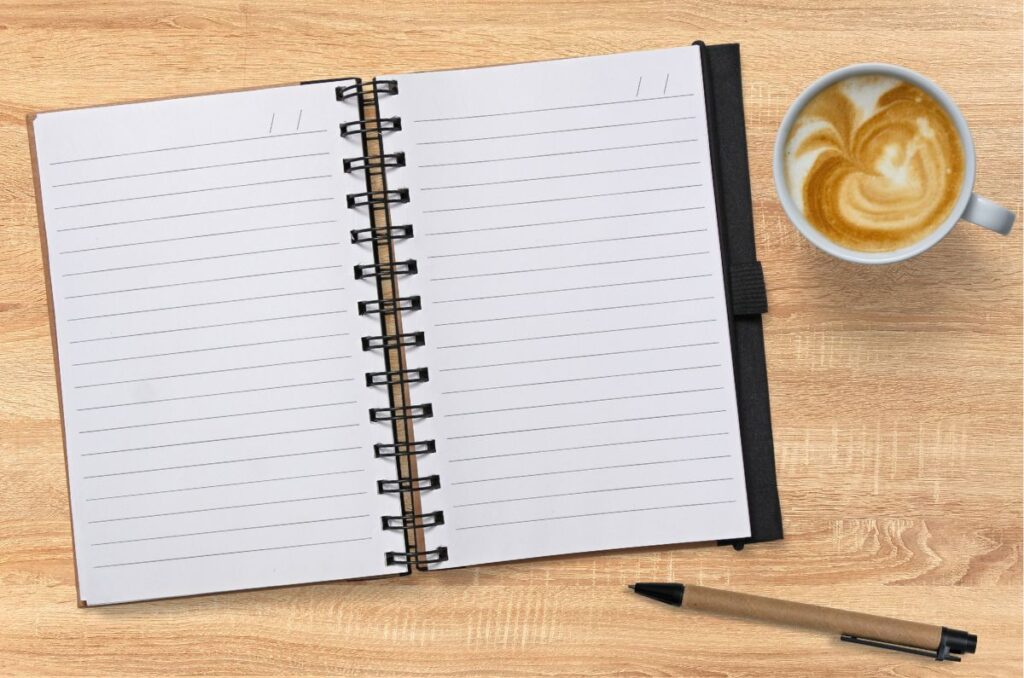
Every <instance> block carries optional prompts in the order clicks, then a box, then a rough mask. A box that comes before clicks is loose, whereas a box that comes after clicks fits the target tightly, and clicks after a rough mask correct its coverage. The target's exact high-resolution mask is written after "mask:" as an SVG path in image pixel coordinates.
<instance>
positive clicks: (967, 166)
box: [773, 64, 1014, 264]
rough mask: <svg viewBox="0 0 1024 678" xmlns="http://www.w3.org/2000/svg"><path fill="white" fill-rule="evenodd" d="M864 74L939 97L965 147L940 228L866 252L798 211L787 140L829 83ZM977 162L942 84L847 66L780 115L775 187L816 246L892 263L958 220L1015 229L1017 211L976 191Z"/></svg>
mask: <svg viewBox="0 0 1024 678" xmlns="http://www.w3.org/2000/svg"><path fill="white" fill-rule="evenodd" d="M863 75H882V76H890V77H893V78H897V79H899V80H903V81H904V82H907V83H910V84H911V85H914V86H916V87H918V88H920V89H922V90H924V91H925V92H926V93H927V94H928V95H930V96H931V97H932V98H933V99H935V101H937V102H939V104H940V105H941V106H942V108H943V109H944V110H945V112H946V114H947V115H948V116H949V119H950V120H952V121H953V124H954V125H955V126H956V130H957V134H958V135H959V137H960V144H961V147H962V148H963V156H964V178H963V184H962V185H961V187H960V194H959V196H958V197H957V201H956V204H955V205H954V206H953V209H952V210H951V211H950V213H949V216H948V217H946V219H945V221H943V222H942V223H941V224H940V225H939V226H938V228H936V229H935V230H933V231H932V232H930V233H929V234H928V235H926V236H925V237H923V238H921V239H920V240H918V241H917V242H915V243H913V244H911V245H908V246H906V247H901V248H899V249H895V250H889V251H886V252H863V251H860V250H854V249H850V248H848V247H843V246H842V245H839V244H837V243H835V242H834V241H832V240H831V239H829V238H828V237H827V236H825V235H824V234H823V233H821V231H819V230H817V229H816V228H814V227H813V226H812V225H811V224H810V222H809V221H808V220H807V218H806V217H805V216H804V215H803V213H802V212H801V211H800V209H799V207H798V206H797V204H796V202H795V201H794V200H793V198H792V196H791V195H790V191H789V186H788V182H787V181H786V176H785V174H786V172H785V169H786V168H785V154H786V142H787V141H788V140H789V133H790V131H791V130H792V129H793V124H794V123H795V122H796V119H797V117H798V116H799V115H800V113H801V111H803V109H804V107H805V106H807V104H808V103H810V101H811V100H812V99H813V98H814V97H815V96H817V95H818V94H819V93H820V92H821V91H822V90H824V89H826V88H827V87H830V86H831V85H834V84H835V83H837V82H839V81H841V80H845V79H847V78H851V77H855V76H863ZM976 166H977V159H976V157H975V154H974V141H973V140H972V139H971V131H970V129H968V127H967V121H966V120H965V119H964V116H963V114H962V113H961V112H960V110H959V109H958V108H957V107H956V104H954V103H953V100H952V99H950V98H949V96H948V95H947V94H946V93H945V92H943V91H942V90H941V89H939V87H938V85H936V84H935V83H933V82H932V81H931V80H928V79H927V78H925V77H924V76H923V75H920V74H919V73H916V72H914V71H912V70H910V69H907V68H902V67H900V66H892V65H889V64H855V65H853V66H847V67H846V68H840V69H839V70H837V71H832V72H831V73H829V74H828V75H825V76H824V77H822V78H821V79H819V80H817V81H816V82H814V83H813V84H812V85H811V86H810V87H808V88H807V89H805V90H804V91H803V92H802V93H801V94H800V96H799V97H797V99H796V101H794V102H793V105H792V106H790V107H789V110H788V111H787V112H786V116H785V117H784V118H783V119H782V125H781V126H780V127H779V133H778V135H777V136H776V137H775V154H774V158H773V171H774V175H775V191H776V192H777V193H778V195H779V200H780V201H781V202H782V208H783V209H784V210H785V211H786V215H787V216H788V217H789V220H790V221H791V222H793V224H794V225H795V226H796V228H797V230H799V231H800V233H802V234H803V235H804V237H805V238H807V239H808V240H810V241H811V243H813V244H814V245H815V246H816V247H817V248H818V249H820V250H822V251H824V252H826V253H828V254H831V255H832V256H835V257H839V258H840V259H845V260H846V261H852V262H854V263H858V264H891V263H895V262H897V261H903V260H905V259H909V258H911V257H913V256H916V255H918V254H920V253H921V252H924V251H925V250H927V249H929V248H930V247H932V246H933V245H935V244H936V243H937V242H939V241H940V240H942V239H943V238H944V237H946V234H948V233H949V232H950V231H951V230H952V229H953V226H955V225H956V223H957V222H958V221H959V220H960V219H964V220H965V221H970V222H971V223H974V224H977V225H979V226H984V227H985V228H988V229H991V230H993V231H995V232H996V233H1000V234H1002V235H1006V234H1008V233H1009V232H1010V229H1011V228H1012V227H1013V221H1014V213H1013V212H1011V211H1010V210H1008V209H1006V208H1005V207H1002V206H1000V205H997V204H996V203H994V202H992V201H991V200H987V199H985V198H983V197H981V196H980V195H978V194H976V193H974V192H973V189H974V176H975V169H976Z"/></svg>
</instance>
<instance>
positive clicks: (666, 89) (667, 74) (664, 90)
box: [661, 73, 672, 95]
mask: <svg viewBox="0 0 1024 678" xmlns="http://www.w3.org/2000/svg"><path fill="white" fill-rule="evenodd" d="M670 75H672V74H671V73H666V74H665V86H664V87H662V88H661V93H662V94H663V95H664V94H665V93H666V92H668V76H670Z"/></svg>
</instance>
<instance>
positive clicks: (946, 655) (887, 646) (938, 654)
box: [839, 633, 960, 662]
mask: <svg viewBox="0 0 1024 678" xmlns="http://www.w3.org/2000/svg"><path fill="white" fill-rule="evenodd" d="M839 640H842V641H845V642H847V643H857V644H858V645H868V646H869V647H879V648H882V649H883V650H896V651H897V652H906V653H907V654H916V655H920V656H922V657H931V658H933V659H934V660H935V661H938V662H940V661H942V660H943V659H946V660H949V661H954V662H958V661H960V657H958V656H956V655H955V654H950V652H949V647H948V646H946V645H943V646H942V648H941V649H940V650H936V651H934V652H930V651H928V650H922V649H921V648H917V647H908V646H907V645H896V644H895V643H883V642H881V641H878V640H868V639H866V638H858V637H857V636H851V635H847V634H845V633H844V634H843V635H841V636H839ZM941 650H945V652H942V651H941Z"/></svg>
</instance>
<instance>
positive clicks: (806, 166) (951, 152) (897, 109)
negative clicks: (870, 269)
mask: <svg viewBox="0 0 1024 678" xmlns="http://www.w3.org/2000/svg"><path fill="white" fill-rule="evenodd" d="M872 99H873V101H872ZM786 169H787V182H788V183H789V187H790V192H791V193H792V194H793V195H794V196H797V195H799V200H798V203H800V208H801V210H802V211H803V214H804V216H806V218H807V220H808V221H809V222H810V223H811V224H812V225H813V226H814V227H815V228H816V229H818V230H819V231H821V233H822V234H824V235H825V236H827V237H828V238H829V239H830V240H832V241H833V242H835V243H837V244H839V245H842V246H844V247H848V248H850V249H856V250H861V251H869V252H878V251H889V250H895V249H899V248H901V247H906V246H908V245H911V244H913V243H915V242H917V241H918V240H920V239H921V238H924V237H925V236H926V235H928V234H929V233H931V232H932V231H933V230H935V228H937V227H938V226H939V225H941V224H942V222H943V221H945V219H946V218H947V217H948V216H949V214H950V212H951V211H952V209H953V206H954V204H955V203H956V200H957V197H958V196H959V193H960V187H961V184H962V182H963V172H964V159H963V149H962V148H961V145H960V138H959V136H958V134H957V131H956V127H955V126H954V124H953V122H952V120H950V118H949V116H948V115H947V114H946V112H945V111H944V110H943V108H942V107H941V106H940V105H939V103H938V102H937V101H935V100H934V99H933V98H932V97H930V96H929V95H928V94H927V93H925V92H924V91H923V90H921V89H919V88H917V87H915V86H913V85H910V84H908V83H906V82H903V81H901V80H897V79H894V78H882V77H879V76H860V77H855V78H851V79H849V80H845V81H842V82H839V83H837V84H835V85H832V86H831V87H829V88H827V89H825V90H823V91H822V92H821V93H820V94H818V95H817V96H816V97H815V98H814V99H812V100H811V102H810V103H809V104H808V105H807V106H806V107H805V108H804V110H803V111H802V112H801V114H800V116H799V117H798V119H797V122H796V124H795V125H794V126H793V130H792V132H791V133H790V137H789V141H788V143H787V167H786ZM801 175H802V176H801Z"/></svg>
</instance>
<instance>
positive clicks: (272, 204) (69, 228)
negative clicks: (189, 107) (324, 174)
mask: <svg viewBox="0 0 1024 678" xmlns="http://www.w3.org/2000/svg"><path fill="white" fill-rule="evenodd" d="M329 200H335V196H331V195H329V196H327V197H323V198H307V199H305V200H286V201H284V202H269V203H261V204H258V205H241V206H238V207H224V208H221V209H216V210H204V211H201V212H183V213H180V214H165V215H163V216H159V217H146V218H143V219H126V220H124V221H108V222H105V223H102V224H86V225H82V226H67V227H65V228H58V229H56V231H57V233H65V232H67V231H84V230H86V229H90V228H105V227H107V226H124V225H127V224H143V223H148V222H151V221H163V220H164V219H184V218H185V217H199V216H205V215H207V214H223V213H225V212H242V211H245V210H259V209H264V208H266V207H285V206H290V205H303V204H307V203H313V202H327V201H329Z"/></svg>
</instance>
